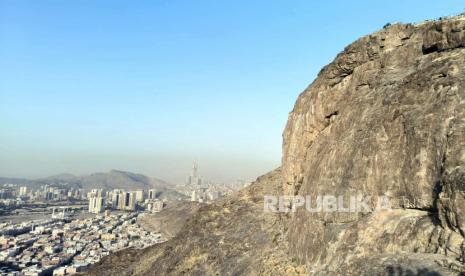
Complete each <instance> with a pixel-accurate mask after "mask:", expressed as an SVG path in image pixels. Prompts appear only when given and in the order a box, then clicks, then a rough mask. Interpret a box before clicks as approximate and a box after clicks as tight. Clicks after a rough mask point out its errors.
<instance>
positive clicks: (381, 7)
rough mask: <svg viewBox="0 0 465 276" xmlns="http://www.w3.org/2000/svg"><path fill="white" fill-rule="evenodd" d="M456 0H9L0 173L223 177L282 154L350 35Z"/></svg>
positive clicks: (256, 168)
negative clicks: (311, 89) (305, 98)
mask: <svg viewBox="0 0 465 276" xmlns="http://www.w3.org/2000/svg"><path fill="white" fill-rule="evenodd" d="M464 11H465V5H464V4H463V3H461V2H460V1H429V2H427V1H413V0H410V1H357V2H356V1H269V0H267V1H201V0H198V1H176V0H170V1H115V0H111V1H77V0H76V1H46V0H41V1H16V0H12V1H9V0H3V1H0V60H1V62H0V76H1V78H0V175H1V176H9V177H14V176H15V177H29V178H34V177H43V176H48V175H52V174H57V173H62V172H70V173H75V174H82V173H90V172H95V171H106V170H109V169H112V168H115V169H122V170H130V171H134V172H140V173H144V174H148V175H151V176H158V177H161V178H165V179H168V180H170V181H174V182H179V181H182V179H183V178H184V175H185V174H187V173H188V171H189V168H190V164H191V162H192V161H193V160H197V161H198V162H199V164H200V172H201V173H202V174H203V175H205V176H206V177H208V178H210V179H213V180H216V181H232V180H233V179H236V178H244V179H253V178H254V177H256V176H258V175H260V174H262V173H265V172H266V171H268V170H270V169H272V168H274V167H277V166H279V164H280V158H281V143H282V139H281V134H282V130H283V128H284V126H285V123H286V120H287V114H288V112H290V111H291V110H292V106H293V104H294V101H295V99H296V98H297V95H298V94H299V93H300V92H301V91H302V90H303V89H304V88H305V87H306V86H307V85H308V84H310V83H311V81H312V80H313V79H314V78H315V76H316V74H317V73H318V71H319V70H320V68H321V67H322V66H324V65H325V64H327V63H329V62H331V60H332V59H333V58H334V57H335V56H336V55H337V53H339V52H340V51H341V50H342V49H343V48H344V46H346V45H347V44H349V43H350V42H352V41H354V40H355V39H357V38H359V37H360V36H362V35H366V34H369V33H371V32H373V31H376V30H378V29H380V28H381V27H382V26H383V25H384V24H385V23H387V22H393V21H401V22H419V21H422V20H424V19H433V18H437V17H439V16H444V15H453V14H457V13H461V12H464Z"/></svg>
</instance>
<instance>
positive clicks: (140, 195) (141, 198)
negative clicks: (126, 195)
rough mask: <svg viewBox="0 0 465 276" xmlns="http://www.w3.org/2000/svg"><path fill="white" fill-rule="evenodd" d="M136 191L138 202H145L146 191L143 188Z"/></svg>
mask: <svg viewBox="0 0 465 276" xmlns="http://www.w3.org/2000/svg"><path fill="white" fill-rule="evenodd" d="M135 193H136V201H137V202H144V199H145V198H144V197H145V195H144V191H143V190H138V191H135Z"/></svg>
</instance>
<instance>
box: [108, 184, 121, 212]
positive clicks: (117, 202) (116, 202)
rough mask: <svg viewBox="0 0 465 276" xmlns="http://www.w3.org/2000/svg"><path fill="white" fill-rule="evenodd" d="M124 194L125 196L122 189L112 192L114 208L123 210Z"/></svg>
mask: <svg viewBox="0 0 465 276" xmlns="http://www.w3.org/2000/svg"><path fill="white" fill-rule="evenodd" d="M123 194H124V191H123V190H120V189H114V190H113V191H111V197H110V198H111V205H112V207H113V208H115V209H121V208H120V205H121V202H122V201H123ZM123 203H124V202H123Z"/></svg>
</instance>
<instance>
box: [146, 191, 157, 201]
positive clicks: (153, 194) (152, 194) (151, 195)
mask: <svg viewBox="0 0 465 276" xmlns="http://www.w3.org/2000/svg"><path fill="white" fill-rule="evenodd" d="M156 197H157V191H156V190H155V189H150V190H149V192H148V199H155V198H156Z"/></svg>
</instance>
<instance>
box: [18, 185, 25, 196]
mask: <svg viewBox="0 0 465 276" xmlns="http://www.w3.org/2000/svg"><path fill="white" fill-rule="evenodd" d="M26 195H27V187H26V186H22V187H20V188H19V196H26Z"/></svg>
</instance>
